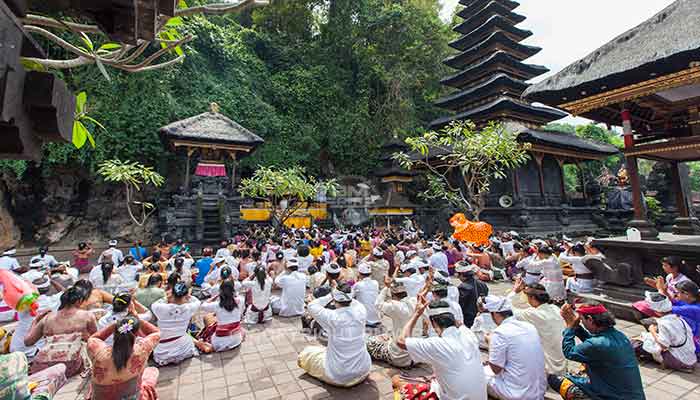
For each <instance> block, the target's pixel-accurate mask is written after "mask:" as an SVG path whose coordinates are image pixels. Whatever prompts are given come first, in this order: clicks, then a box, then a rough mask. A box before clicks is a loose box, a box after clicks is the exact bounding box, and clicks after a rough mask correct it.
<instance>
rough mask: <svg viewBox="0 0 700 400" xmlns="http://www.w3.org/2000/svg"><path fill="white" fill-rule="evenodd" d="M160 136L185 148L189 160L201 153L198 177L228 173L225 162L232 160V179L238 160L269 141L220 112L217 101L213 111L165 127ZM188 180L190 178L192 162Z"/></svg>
mask: <svg viewBox="0 0 700 400" xmlns="http://www.w3.org/2000/svg"><path fill="white" fill-rule="evenodd" d="M160 136H161V141H162V142H163V144H164V145H165V146H166V147H168V148H170V149H172V150H174V151H177V150H178V149H185V150H186V153H187V158H188V160H189V159H190V158H191V157H192V155H193V154H195V153H198V154H197V155H198V156H199V163H198V164H197V167H196V169H195V175H197V176H227V173H226V166H225V161H226V159H228V158H230V159H232V160H233V161H234V167H232V168H231V169H232V171H231V180H232V182H233V180H234V178H235V162H236V161H237V160H239V159H240V158H241V157H245V156H247V155H250V154H252V152H253V151H254V150H255V148H256V147H258V146H259V145H261V144H263V143H264V142H265V141H264V140H263V139H262V138H261V137H260V136H258V135H256V134H254V133H253V132H251V131H249V130H248V129H246V128H244V127H243V126H241V125H240V124H238V123H236V122H235V121H232V120H231V119H230V118H228V117H226V116H225V115H223V114H221V113H219V106H218V105H217V104H216V103H212V105H211V111H209V112H205V113H203V114H199V115H195V116H194V117H190V118H187V119H183V120H182V121H177V122H173V123H172V124H170V125H166V126H164V127H162V128H161V129H160ZM185 179H186V180H187V181H189V161H188V163H187V176H186V178H185ZM187 185H189V182H187Z"/></svg>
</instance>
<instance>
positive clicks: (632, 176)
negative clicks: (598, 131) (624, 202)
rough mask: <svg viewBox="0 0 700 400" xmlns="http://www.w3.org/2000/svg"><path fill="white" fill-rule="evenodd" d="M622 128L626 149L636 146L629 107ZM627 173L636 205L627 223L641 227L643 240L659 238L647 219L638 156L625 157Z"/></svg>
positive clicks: (625, 111) (624, 115)
mask: <svg viewBox="0 0 700 400" xmlns="http://www.w3.org/2000/svg"><path fill="white" fill-rule="evenodd" d="M621 116H622V130H623V135H624V138H625V150H631V149H633V148H634V133H633V132H632V120H631V116H630V112H629V110H627V109H623V110H622V115H621ZM625 163H626V164H627V174H628V176H629V180H630V186H632V204H633V206H634V218H633V219H632V221H630V222H629V223H628V224H627V225H628V226H629V227H631V228H637V229H639V231H640V233H641V235H642V240H658V237H659V231H657V230H656V227H655V226H654V225H653V224H652V223H650V222H649V221H648V220H647V215H646V207H644V203H643V201H642V188H641V185H640V183H639V169H638V168H637V157H625Z"/></svg>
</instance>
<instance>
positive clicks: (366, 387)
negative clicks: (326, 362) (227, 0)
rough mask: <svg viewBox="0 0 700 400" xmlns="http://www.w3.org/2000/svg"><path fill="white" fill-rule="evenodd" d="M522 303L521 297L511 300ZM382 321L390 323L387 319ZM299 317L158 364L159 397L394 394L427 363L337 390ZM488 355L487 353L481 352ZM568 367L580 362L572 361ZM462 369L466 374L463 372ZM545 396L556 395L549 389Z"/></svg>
mask: <svg viewBox="0 0 700 400" xmlns="http://www.w3.org/2000/svg"><path fill="white" fill-rule="evenodd" d="M489 289H490V292H491V293H492V294H499V295H503V294H506V293H507V292H508V291H509V290H510V289H511V285H510V284H509V283H491V284H489ZM514 304H515V305H516V306H520V307H522V306H523V305H524V303H523V302H522V301H516V302H514ZM385 323H387V324H390V323H391V321H386V322H385ZM617 327H618V328H619V329H620V330H621V331H623V332H624V333H625V334H627V336H629V337H635V336H637V335H639V334H640V333H641V332H642V331H643V328H642V326H641V325H639V324H636V323H632V322H628V321H622V320H618V325H617ZM300 329H301V322H300V320H299V318H287V319H285V318H278V317H275V319H274V320H273V321H272V322H270V323H267V324H265V325H264V326H255V327H252V328H250V329H248V330H247V335H246V339H245V341H244V342H243V344H242V345H241V346H240V348H238V349H236V350H234V351H229V352H225V353H215V354H208V355H202V356H200V357H199V358H193V359H190V360H187V361H185V362H183V363H182V364H180V365H176V366H170V367H162V368H160V378H159V381H158V387H157V389H158V394H159V396H160V398H161V399H162V400H176V399H177V400H225V399H229V400H273V399H285V400H301V399H329V398H333V399H353V400H360V399H393V398H394V395H393V391H392V387H391V377H392V376H393V375H395V374H399V373H402V374H405V375H410V376H420V375H426V374H429V373H430V369H429V367H426V366H420V367H415V368H413V369H411V370H406V371H402V370H398V369H396V368H392V367H389V366H388V365H386V364H383V363H378V362H374V364H373V369H372V372H371V373H370V375H369V378H368V379H367V380H366V381H365V382H364V383H362V384H361V385H359V386H357V387H354V388H352V389H339V388H334V387H331V386H329V385H326V384H322V383H321V382H319V381H317V380H315V379H314V378H311V377H310V376H308V375H306V374H305V373H304V371H302V370H301V369H300V368H299V367H298V366H297V364H296V359H297V354H298V353H299V352H300V351H301V350H302V349H303V348H304V347H305V346H307V345H316V344H318V341H317V340H316V339H314V338H312V337H308V336H305V335H303V334H301V333H300ZM482 357H483V358H484V359H486V357H487V355H486V352H483V351H482ZM570 368H571V369H572V370H575V369H576V368H578V365H573V366H571V365H570ZM640 370H641V373H642V381H643V382H644V390H645V392H646V396H647V399H649V400H674V399H684V400H700V370H696V371H695V373H693V374H688V373H680V372H673V373H672V372H670V371H668V370H662V369H660V368H659V367H658V365H657V364H652V363H643V364H641V365H640ZM465 373H468V372H467V371H465ZM87 382H88V381H87V380H83V379H81V378H79V377H75V378H73V379H71V380H70V381H69V382H68V384H66V386H64V387H63V388H62V389H61V390H60V391H59V392H58V394H57V396H56V397H55V399H56V400H82V398H83V394H84V393H85V391H86V388H87ZM545 398H546V399H548V400H550V399H551V400H555V399H560V398H561V397H560V396H558V395H557V394H556V393H554V392H552V391H551V390H550V391H548V393H547V395H546V397H545Z"/></svg>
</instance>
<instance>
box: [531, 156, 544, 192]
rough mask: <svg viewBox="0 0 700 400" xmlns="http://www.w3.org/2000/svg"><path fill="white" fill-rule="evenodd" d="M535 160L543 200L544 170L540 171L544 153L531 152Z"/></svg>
mask: <svg viewBox="0 0 700 400" xmlns="http://www.w3.org/2000/svg"><path fill="white" fill-rule="evenodd" d="M533 156H534V158H535V162H536V163H537V177H538V178H539V183H540V197H541V198H542V200H543V201H544V172H543V171H542V162H543V161H544V154H542V153H533Z"/></svg>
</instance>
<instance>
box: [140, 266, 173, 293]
mask: <svg viewBox="0 0 700 400" xmlns="http://www.w3.org/2000/svg"><path fill="white" fill-rule="evenodd" d="M144 266H145V264H144ZM146 268H147V272H145V273H143V274H141V276H140V277H139V284H138V287H139V288H145V287H146V286H147V285H148V280H149V279H150V278H151V276H153V275H160V277H161V279H162V281H163V282H166V281H167V280H168V273H167V272H165V269H164V268H161V264H159V263H153V264H150V265H149V266H148V267H146Z"/></svg>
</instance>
